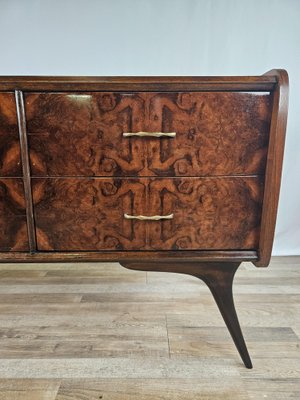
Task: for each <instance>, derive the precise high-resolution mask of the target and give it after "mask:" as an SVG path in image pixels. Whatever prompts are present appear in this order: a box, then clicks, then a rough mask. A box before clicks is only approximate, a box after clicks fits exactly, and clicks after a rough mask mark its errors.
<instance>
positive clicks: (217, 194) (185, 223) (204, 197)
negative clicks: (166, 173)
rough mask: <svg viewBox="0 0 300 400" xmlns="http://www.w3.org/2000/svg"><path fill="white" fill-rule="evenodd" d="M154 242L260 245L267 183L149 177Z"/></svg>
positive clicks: (161, 245)
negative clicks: (161, 218)
mask: <svg viewBox="0 0 300 400" xmlns="http://www.w3.org/2000/svg"><path fill="white" fill-rule="evenodd" d="M149 192H150V196H151V200H150V201H149V206H150V209H151V214H153V215H156V214H159V215H167V214H170V213H173V214H174V218H173V219H172V220H170V221H162V222H160V223H157V224H155V223H149V237H150V239H149V246H150V248H152V249H156V250H159V249H163V250H171V249H174V250H175V249H176V250H188V249H192V250H197V249H248V250H250V249H256V247H257V246H258V240H259V230H260V216H261V206H262V197H263V183H262V181H261V179H260V178H259V177H227V178H200V179H199V178H177V179H168V178H166V179H150V180H149Z"/></svg>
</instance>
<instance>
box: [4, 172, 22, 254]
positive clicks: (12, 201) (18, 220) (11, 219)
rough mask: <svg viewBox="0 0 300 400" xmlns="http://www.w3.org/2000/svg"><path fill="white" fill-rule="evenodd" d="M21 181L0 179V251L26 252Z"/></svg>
mask: <svg viewBox="0 0 300 400" xmlns="http://www.w3.org/2000/svg"><path fill="white" fill-rule="evenodd" d="M28 249H29V246H28V234H27V223H26V210H25V197H24V188H23V182H22V179H18V178H15V179H11V178H2V179H1V178H0V250H1V251H22V250H28Z"/></svg>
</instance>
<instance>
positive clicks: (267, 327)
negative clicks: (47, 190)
mask: <svg viewBox="0 0 300 400" xmlns="http://www.w3.org/2000/svg"><path fill="white" fill-rule="evenodd" d="M234 294H235V300H236V307H237V311H238V315H239V317H240V322H241V325H242V328H243V331H244V335H245V339H246V342H247V344H248V349H249V352H250V355H251V357H252V361H253V364H254V369H253V370H247V369H246V368H245V367H244V366H243V364H242V362H241V360H240V358H239V355H238V353H237V351H236V349H235V347H234V345H233V343H232V341H231V338H230V336H229V334H228V332H227V330H226V328H225V327H224V323H223V321H222V319H221V316H220V315H219V312H218V310H217V307H216V306H215V304H214V302H213V300H212V297H211V295H210V293H209V292H208V289H207V288H206V287H205V286H204V284H203V283H202V282H201V281H199V280H197V279H196V278H193V277H189V276H184V275H176V274H167V273H154V272H149V273H145V272H136V271H128V270H126V269H123V268H121V267H120V266H119V265H118V264H98V265H97V264H87V263H85V264H84V263H82V264H44V265H39V264H23V265H21V264H15V265H14V264H2V265H0V399H1V400H2V399H5V400H12V399H14V400H20V399H22V400H27V399H28V400H54V399H56V400H70V399H78V400H79V399H80V400H99V399H103V400H108V399H109V400H127V399H130V400H146V399H149V400H150V399H151V400H154V399H172V400H179V399H180V400H183V399H197V400H198V399H207V400H208V399H222V400H227V399H228V400H229V399H230V400H236V399H255V400H257V399H272V400H277V399H278V400H284V399H297V400H298V399H300V257H298V258H297V257H285V258H273V260H272V264H271V266H270V267H269V268H267V269H257V268H254V267H253V266H252V265H250V264H246V263H245V264H243V265H242V266H241V267H240V269H239V270H238V272H237V275H236V278H235V285H234Z"/></svg>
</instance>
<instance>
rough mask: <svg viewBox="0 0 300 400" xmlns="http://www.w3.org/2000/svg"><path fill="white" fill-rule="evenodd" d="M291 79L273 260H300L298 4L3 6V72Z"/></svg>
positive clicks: (223, 0) (72, 2) (227, 0)
mask: <svg viewBox="0 0 300 400" xmlns="http://www.w3.org/2000/svg"><path fill="white" fill-rule="evenodd" d="M272 68H285V69H287V70H288V72H289V75H290V85H291V89H290V114H289V121H288V132H287V143H286V153H285V162H284V174H283V183H282V191H281V198H280V207H279V216H278V224H277V230H276V240H275V248H274V254H284V255H285V254H300V135H299V127H300V79H299V74H300V1H299V0H248V1H246V0H198V1H197V0H123V1H122V0H98V1H97V0H0V74H1V75H260V74H262V73H264V72H266V71H267V70H269V69H272Z"/></svg>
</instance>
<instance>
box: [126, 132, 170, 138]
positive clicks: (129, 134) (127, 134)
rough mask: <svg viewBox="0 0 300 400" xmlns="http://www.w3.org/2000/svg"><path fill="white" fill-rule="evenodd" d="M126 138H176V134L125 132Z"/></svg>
mask: <svg viewBox="0 0 300 400" xmlns="http://www.w3.org/2000/svg"><path fill="white" fill-rule="evenodd" d="M123 136H124V137H131V136H139V137H156V138H160V137H171V138H173V137H175V136H176V132H123Z"/></svg>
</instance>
